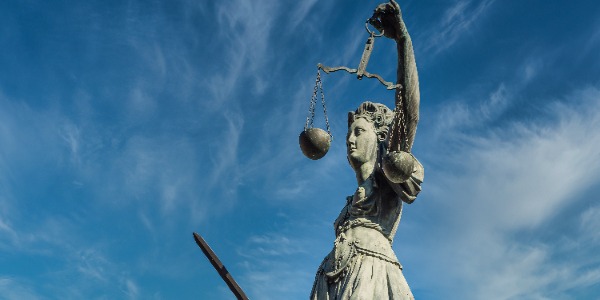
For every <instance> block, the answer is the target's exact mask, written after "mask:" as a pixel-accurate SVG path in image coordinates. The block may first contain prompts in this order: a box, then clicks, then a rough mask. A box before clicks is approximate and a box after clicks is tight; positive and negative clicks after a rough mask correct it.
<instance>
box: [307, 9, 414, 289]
mask: <svg viewBox="0 0 600 300" xmlns="http://www.w3.org/2000/svg"><path fill="white" fill-rule="evenodd" d="M370 22H371V24H373V26H375V28H377V29H378V30H379V31H383V32H384V35H385V36H386V37H389V38H392V39H394V40H395V41H396V43H397V45H398V80H397V82H398V85H397V86H398V87H397V90H396V103H395V104H396V109H395V110H394V111H392V110H390V109H389V108H388V107H386V106H385V105H383V104H379V103H372V102H368V101H367V102H364V103H362V104H361V105H360V106H359V107H358V109H356V111H354V112H350V113H349V115H348V134H347V136H346V146H347V155H348V162H349V163H350V166H351V167H352V169H353V170H354V172H355V175H356V181H357V185H358V186H357V188H356V191H355V192H354V194H353V195H352V196H348V197H347V198H346V203H345V206H344V207H343V208H342V211H341V212H340V214H339V216H338V217H337V219H336V220H335V222H334V230H335V233H336V239H335V241H334V244H333V249H332V250H331V252H330V253H329V254H328V255H327V256H326V257H325V259H324V260H323V262H322V263H321V265H320V266H319V268H318V270H317V274H316V277H315V282H314V284H313V288H312V292H311V296H310V298H311V299H312V300H325V299H327V300H330V299H337V300H349V299H414V298H413V295H412V293H411V291H410V288H409V286H408V283H407V282H406V280H405V278H404V275H403V273H402V266H401V264H400V262H399V261H398V259H397V258H396V255H395V253H394V251H393V250H392V242H393V239H394V235H395V234H396V230H397V228H398V224H399V223H400V217H401V213H402V205H403V203H412V202H413V201H414V200H415V199H416V197H417V194H419V192H420V191H421V183H422V182H423V176H424V171H423V166H422V165H421V164H420V163H419V161H418V160H416V158H414V156H413V155H412V154H411V153H410V150H411V147H412V143H413V141H414V136H415V132H416V125H417V121H418V107H419V91H418V89H419V87H418V79H417V75H416V74H417V73H416V64H415V62H414V53H413V50H412V42H411V41H410V37H409V35H408V32H407V31H406V27H405V26H404V22H403V21H402V18H401V14H400V7H399V6H398V4H397V3H396V2H395V1H390V3H385V4H381V5H379V6H378V7H377V9H376V10H375V13H374V14H373V17H372V18H371V19H370ZM415 80H416V81H415ZM415 89H416V90H415ZM301 139H302V135H301ZM301 143H302V142H301ZM303 151H304V149H303ZM388 151H391V152H390V153H389V155H387V154H388ZM307 156H308V155H307ZM309 157H310V156H309Z"/></svg>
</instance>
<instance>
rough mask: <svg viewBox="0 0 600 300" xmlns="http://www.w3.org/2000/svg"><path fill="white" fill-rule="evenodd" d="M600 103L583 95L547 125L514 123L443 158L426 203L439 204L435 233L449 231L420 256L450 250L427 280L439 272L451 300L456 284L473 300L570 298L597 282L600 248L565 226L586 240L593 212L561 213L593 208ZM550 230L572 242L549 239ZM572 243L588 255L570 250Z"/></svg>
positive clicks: (599, 167) (592, 94) (557, 106)
mask: <svg viewBox="0 0 600 300" xmlns="http://www.w3.org/2000/svg"><path fill="white" fill-rule="evenodd" d="M599 99H600V91H599V90H597V89H595V88H588V89H583V90H580V91H578V92H575V93H573V94H571V95H570V96H569V97H568V98H567V99H564V100H563V101H564V102H563V101H558V102H555V103H554V104H550V105H548V106H547V109H546V110H544V113H545V116H544V117H543V118H542V119H537V121H533V120H532V121H527V122H524V121H522V122H518V123H514V122H513V123H506V124H505V126H503V127H502V129H494V130H491V131H486V133H484V134H483V135H481V134H480V135H477V136H472V137H471V138H468V137H464V139H463V140H461V142H460V143H457V144H456V148H455V149H453V151H451V153H448V152H444V151H442V152H439V153H438V155H439V156H441V157H442V158H440V160H441V161H445V163H443V164H442V165H443V166H444V167H442V168H440V167H441V166H438V168H436V169H435V170H434V172H433V173H430V175H429V177H428V182H429V185H428V187H427V189H426V190H424V197H425V198H427V199H424V198H422V199H423V201H425V200H427V201H431V203H430V204H429V205H427V207H428V208H427V209H431V211H430V212H429V213H430V217H431V218H433V219H434V220H435V221H433V223H434V224H431V226H435V227H437V228H446V230H443V231H437V235H439V236H436V237H435V238H432V240H428V241H427V242H426V243H423V244H421V246H420V248H419V251H422V250H423V249H427V248H428V247H431V245H428V243H435V244H438V245H443V248H439V250H426V253H419V254H418V256H420V257H421V258H419V260H420V261H421V262H420V264H422V265H423V266H425V267H426V268H427V270H428V271H427V272H425V273H423V274H426V273H428V272H434V273H435V272H441V273H438V274H439V275H438V276H441V277H443V278H438V279H439V281H440V282H441V284H447V286H446V287H445V288H446V292H448V291H449V290H452V288H451V286H452V285H453V284H459V285H464V284H467V285H469V286H473V287H475V289H474V291H473V294H471V295H466V294H465V295H461V297H466V298H468V299H471V298H469V297H472V299H481V298H486V299H490V298H492V299H506V298H513V297H523V296H528V297H534V298H547V297H553V296H552V295H568V293H569V290H570V289H573V288H581V287H585V286H589V285H590V283H591V282H593V281H594V280H597V279H598V278H599V277H598V276H600V269H597V266H598V263H600V260H598V259H597V257H596V256H595V254H591V253H588V252H587V250H586V251H584V250H583V249H587V248H588V247H593V248H598V247H600V244H599V243H598V241H594V240H593V239H590V238H589V236H588V237H586V236H585V235H581V236H577V235H579V234H580V233H579V231H578V230H575V231H573V230H571V231H568V229H566V227H562V226H561V225H560V224H569V223H571V224H573V223H575V224H577V225H579V224H581V225H580V228H581V230H582V231H583V232H589V228H590V226H593V225H594V223H593V221H591V219H592V217H591V216H594V215H595V214H596V211H595V210H594V209H591V210H587V211H585V212H581V213H579V214H581V217H578V214H577V215H575V216H573V215H572V214H570V215H565V214H562V213H561V212H562V211H563V210H565V209H567V208H568V207H573V206H576V207H577V206H578V205H579V204H583V206H586V207H587V206H589V205H591V204H592V201H593V200H592V199H590V198H589V197H588V196H587V194H585V191H589V190H590V188H592V187H593V186H594V184H595V182H597V181H596V178H599V176H600V150H598V149H600V134H598V131H597V130H595V128H600V127H599V126H600V117H599V116H600V105H599V103H600V101H599ZM563 103H569V106H567V105H565V104H563ZM446 168H447V169H446ZM445 169H446V170H445ZM422 204H424V203H422ZM579 207H580V206H579ZM571 209H573V208H571ZM432 213H433V214H432ZM437 218H439V219H437ZM561 227H562V228H561ZM546 228H553V229H552V230H557V232H556V233H555V234H554V236H558V237H564V236H570V238H569V240H570V242H569V243H562V242H559V241H554V240H552V239H550V240H548V239H544V238H543V236H544V232H545V229H546ZM417 231H419V230H417ZM570 233H571V234H573V233H574V234H576V235H575V236H572V235H569V234H570ZM415 234H418V235H419V236H421V237H422V236H423V234H424V232H421V233H415ZM536 235H539V237H536ZM415 238H416V237H415ZM417 239H418V238H417ZM433 240H435V242H434V241H433ZM573 243H575V244H577V245H580V246H577V247H575V248H572V247H571V248H570V247H568V246H567V245H568V244H573ZM584 244H586V245H587V246H585V248H581V246H582V245H584ZM409 247H410V246H409ZM403 249H405V248H403ZM413 250H414V251H417V250H416V249H414V248H413ZM405 253H406V252H405ZM574 253H578V254H577V255H579V258H578V259H577V260H575V259H573V258H572V255H573V254H574ZM409 255H410V254H409ZM415 255H416V253H415ZM401 256H402V255H401ZM427 260H429V261H427ZM459 262H460V263H459ZM441 270H444V271H441ZM568 278H570V279H568ZM422 280H425V279H424V278H423V279H422ZM425 281H426V280H425ZM567 282H568V284H567ZM461 291H462V292H464V290H462V289H461Z"/></svg>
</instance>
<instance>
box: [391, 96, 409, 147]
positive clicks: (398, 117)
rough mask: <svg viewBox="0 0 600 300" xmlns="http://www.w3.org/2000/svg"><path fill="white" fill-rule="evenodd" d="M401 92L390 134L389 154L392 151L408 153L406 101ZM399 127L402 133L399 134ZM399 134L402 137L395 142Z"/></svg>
mask: <svg viewBox="0 0 600 300" xmlns="http://www.w3.org/2000/svg"><path fill="white" fill-rule="evenodd" d="M400 93H401V91H398V96H397V97H398V98H399V99H400V101H397V104H396V108H395V109H394V121H393V122H392V130H391V131H392V132H391V134H390V139H389V145H388V152H392V151H406V152H408V135H407V134H406V116H405V109H404V105H403V104H404V101H402V100H403V97H402V95H401V94H400ZM398 126H400V130H401V132H398V131H399V130H398ZM397 133H399V134H400V136H399V137H397V142H396V141H395V140H394V139H395V138H396V136H395V135H396V134H397Z"/></svg>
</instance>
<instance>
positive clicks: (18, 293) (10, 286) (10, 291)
mask: <svg viewBox="0 0 600 300" xmlns="http://www.w3.org/2000/svg"><path fill="white" fill-rule="evenodd" d="M0 296H1V297H2V299H6V300H22V299H28V300H35V299H42V298H41V297H40V296H39V295H38V294H37V293H36V292H35V291H34V290H32V289H31V288H29V287H28V286H27V285H26V284H23V283H22V282H21V281H19V280H17V279H15V278H11V277H0Z"/></svg>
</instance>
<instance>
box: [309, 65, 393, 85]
mask: <svg viewBox="0 0 600 300" xmlns="http://www.w3.org/2000/svg"><path fill="white" fill-rule="evenodd" d="M317 68H319V69H321V70H323V72H325V73H327V74H329V73H333V72H337V71H346V72H348V73H350V74H357V73H358V70H357V69H350V68H348V67H333V68H332V67H327V66H324V65H323V64H318V65H317ZM363 76H364V77H367V78H375V79H377V80H379V82H381V84H383V85H385V88H386V89H388V90H394V89H397V88H400V87H402V85H401V84H393V83H391V82H389V81H385V80H384V79H383V78H381V76H379V75H377V74H371V73H369V72H367V71H363V74H362V76H361V77H363ZM361 77H358V79H361Z"/></svg>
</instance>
